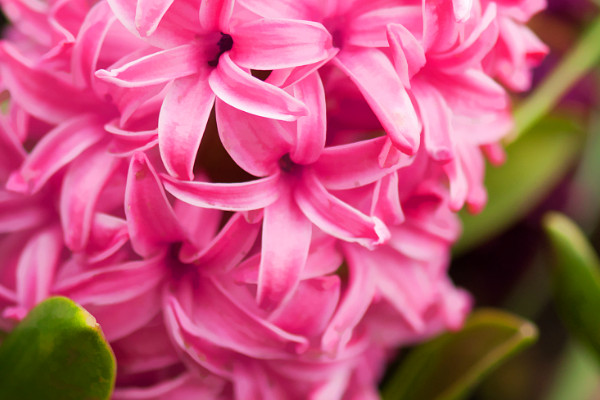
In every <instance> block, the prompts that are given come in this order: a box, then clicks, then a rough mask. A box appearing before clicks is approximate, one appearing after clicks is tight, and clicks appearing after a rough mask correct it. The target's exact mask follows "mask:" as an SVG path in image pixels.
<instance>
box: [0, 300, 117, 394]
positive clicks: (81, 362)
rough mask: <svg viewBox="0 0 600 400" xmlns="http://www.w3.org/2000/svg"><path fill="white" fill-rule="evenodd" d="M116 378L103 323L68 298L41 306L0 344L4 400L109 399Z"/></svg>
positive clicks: (0, 366)
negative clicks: (102, 327)
mask: <svg viewBox="0 0 600 400" xmlns="http://www.w3.org/2000/svg"><path fill="white" fill-rule="evenodd" d="M114 380H115V359H114V356H113V354H112V351H111V350H110V347H109V346H108V344H107V343H106V342H105V340H104V337H103V335H102V331H101V330H100V326H99V325H98V324H97V323H96V320H95V319H94V317H92V315H90V314H89V313H88V312H87V311H85V310H84V309H83V308H81V307H79V306H78V305H77V304H75V303H73V302H72V301H71V300H69V299H67V298H64V297H52V298H50V299H47V300H45V301H43V302H42V303H40V304H38V305H37V306H36V307H35V308H34V309H32V310H31V311H30V312H29V314H28V315H27V316H26V317H25V318H24V319H23V320H22V321H21V322H20V323H19V324H18V325H17V327H16V328H15V329H14V330H13V331H12V332H11V333H10V334H9V335H8V336H7V337H6V339H5V340H4V341H3V343H2V345H1V346H0V393H1V395H0V398H1V399H2V400H34V399H35V400H105V399H108V398H109V397H110V394H111V391H112V388H113V385H114Z"/></svg>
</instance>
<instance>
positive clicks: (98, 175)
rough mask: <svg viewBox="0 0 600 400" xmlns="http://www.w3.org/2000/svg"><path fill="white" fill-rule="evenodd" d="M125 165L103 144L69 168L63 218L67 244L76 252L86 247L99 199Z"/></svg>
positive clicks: (62, 195) (61, 205) (61, 212)
mask: <svg viewBox="0 0 600 400" xmlns="http://www.w3.org/2000/svg"><path fill="white" fill-rule="evenodd" d="M121 162H122V160H121V159H119V158H116V157H114V156H112V155H110V154H108V153H107V152H106V146H105V145H100V146H96V147H93V148H91V149H89V150H88V151H86V152H85V153H83V154H82V157H79V158H77V159H76V160H75V161H74V162H73V163H71V165H70V166H69V169H68V170H67V172H66V174H65V178H64V180H63V184H62V187H61V195H60V218H61V223H62V227H63V231H64V233H65V244H66V245H67V247H69V248H70V249H71V250H72V251H74V252H78V251H82V250H83V249H84V248H85V247H86V245H87V241H88V238H89V235H90V229H91V226H92V220H93V217H94V211H95V208H96V202H97V201H98V196H99V195H100V192H101V191H102V189H103V188H104V185H105V184H106V182H107V181H108V179H110V177H111V176H112V175H113V173H114V172H115V171H116V169H117V168H119V166H121V165H122V164H121Z"/></svg>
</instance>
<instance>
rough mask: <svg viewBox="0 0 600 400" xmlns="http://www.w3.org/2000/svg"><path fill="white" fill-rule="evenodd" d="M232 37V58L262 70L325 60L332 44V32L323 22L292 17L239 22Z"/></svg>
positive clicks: (243, 64) (241, 63) (232, 31)
mask: <svg viewBox="0 0 600 400" xmlns="http://www.w3.org/2000/svg"><path fill="white" fill-rule="evenodd" d="M231 37H232V38H233V48H232V49H231V59H232V60H233V61H234V62H235V63H236V64H238V65H239V66H241V67H245V68H252V69H261V70H272V69H280V68H289V67H297V66H299V65H306V64H312V63H316V62H318V61H321V60H323V59H325V58H326V57H327V54H328V50H329V49H331V47H332V45H331V35H330V34H329V32H328V31H327V30H326V29H325V27H323V25H321V24H319V23H316V22H311V21H298V20H291V19H258V20H253V21H250V22H246V23H242V24H239V25H235V26H234V27H233V28H232V30H231ZM257 37H260V40H256V38H257Z"/></svg>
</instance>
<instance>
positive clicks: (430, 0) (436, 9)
mask: <svg viewBox="0 0 600 400" xmlns="http://www.w3.org/2000/svg"><path fill="white" fill-rule="evenodd" d="M455 1H462V0H454V2H455ZM451 3H452V2H450V1H447V0H424V1H423V46H424V47H425V50H426V51H428V52H429V51H436V52H443V51H446V50H448V49H449V48H450V47H452V46H453V45H454V44H455V43H456V41H457V39H458V24H457V23H456V18H455V17H454V9H453V5H452V4H451Z"/></svg>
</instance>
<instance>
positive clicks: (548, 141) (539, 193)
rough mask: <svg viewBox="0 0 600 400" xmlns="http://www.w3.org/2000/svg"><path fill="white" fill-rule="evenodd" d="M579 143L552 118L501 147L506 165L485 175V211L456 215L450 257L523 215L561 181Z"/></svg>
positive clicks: (574, 131) (570, 126)
mask: <svg viewBox="0 0 600 400" xmlns="http://www.w3.org/2000/svg"><path fill="white" fill-rule="evenodd" d="M584 139H585V135H584V134H583V131H582V129H581V128H580V127H578V126H577V125H576V124H575V123H573V122H572V121H570V120H568V119H559V118H556V117H552V118H546V119H544V120H543V121H542V122H540V123H539V124H538V125H537V126H536V127H535V128H534V129H533V130H532V131H530V132H529V133H528V134H527V135H524V136H522V137H520V138H519V140H517V141H515V142H513V143H511V144H510V145H509V146H507V148H506V152H507V161H506V163H505V164H504V165H502V166H500V167H488V168H487V170H486V178H485V186H486V188H487V190H488V198H489V201H488V204H487V206H486V207H485V209H484V210H483V211H482V212H481V213H480V214H478V215H471V214H469V213H467V212H464V211H463V212H461V214H460V216H461V219H462V221H463V225H464V229H463V235H462V237H461V238H460V240H459V241H458V243H457V244H456V246H455V248H454V252H455V254H459V253H462V252H465V251H467V250H469V249H471V248H473V247H475V246H477V245H478V244H481V243H483V242H485V241H486V240H489V239H492V238H493V237H494V236H495V235H497V234H500V233H502V232H503V231H504V230H506V229H507V228H509V227H510V226H511V225H512V224H514V223H515V222H516V221H518V220H519V219H521V218H522V217H523V216H525V215H527V213H528V212H529V211H531V209H532V208H533V207H535V206H536V205H537V204H538V203H539V202H540V201H541V200H542V199H543V198H544V197H545V196H546V195H547V194H548V192H549V191H550V190H551V189H552V188H553V187H554V186H555V185H556V184H557V183H558V182H559V181H560V179H561V178H563V176H564V174H565V173H566V171H567V170H568V168H569V167H570V166H571V163H572V162H573V160H574V159H575V156H576V155H577V154H578V153H579V151H580V150H581V147H582V144H583V142H584Z"/></svg>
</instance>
